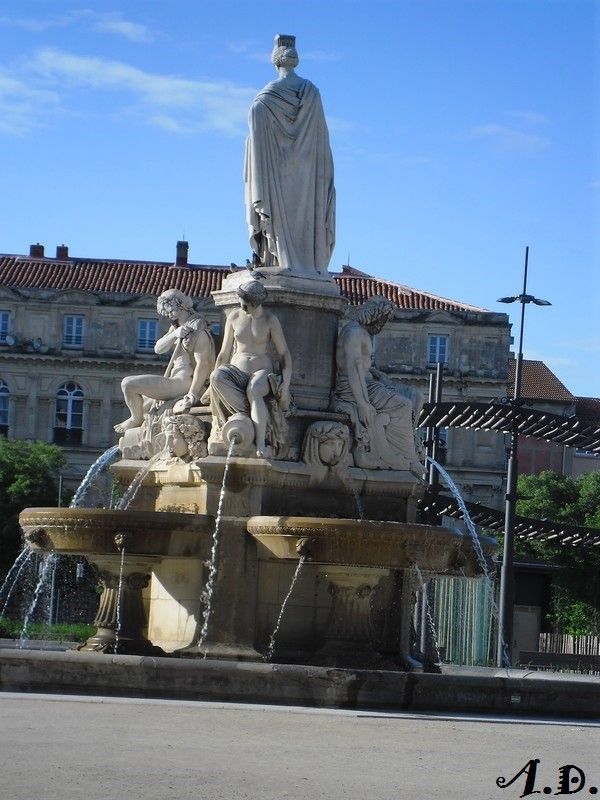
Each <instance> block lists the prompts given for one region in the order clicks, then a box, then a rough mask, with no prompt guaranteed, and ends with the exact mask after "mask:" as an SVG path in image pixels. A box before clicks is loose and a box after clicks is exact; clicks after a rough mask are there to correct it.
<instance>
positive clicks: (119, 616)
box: [115, 542, 125, 655]
mask: <svg viewBox="0 0 600 800" xmlns="http://www.w3.org/2000/svg"><path fill="white" fill-rule="evenodd" d="M124 565H125V542H123V546H122V547H121V563H120V566H119V585H118V588H117V614H116V616H117V626H116V628H115V655H116V654H117V653H118V652H119V636H120V635H121V622H122V609H121V598H122V596H123V567H124Z"/></svg>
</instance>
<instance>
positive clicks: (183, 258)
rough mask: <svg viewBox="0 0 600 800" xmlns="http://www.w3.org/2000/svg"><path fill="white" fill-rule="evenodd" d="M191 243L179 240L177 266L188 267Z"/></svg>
mask: <svg viewBox="0 0 600 800" xmlns="http://www.w3.org/2000/svg"><path fill="white" fill-rule="evenodd" d="M189 247H190V246H189V244H188V243H187V242H185V241H179V242H177V251H176V252H177V256H176V258H175V266H176V267H187V263H188V250H189Z"/></svg>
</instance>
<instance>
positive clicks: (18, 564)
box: [0, 547, 33, 617]
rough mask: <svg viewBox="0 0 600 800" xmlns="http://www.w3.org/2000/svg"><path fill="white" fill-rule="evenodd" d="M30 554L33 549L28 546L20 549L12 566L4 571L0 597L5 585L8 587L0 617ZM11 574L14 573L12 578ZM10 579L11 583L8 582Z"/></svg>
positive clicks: (6, 606)
mask: <svg viewBox="0 0 600 800" xmlns="http://www.w3.org/2000/svg"><path fill="white" fill-rule="evenodd" d="M32 555H33V550H31V549H30V548H29V547H24V548H23V550H21V552H20V553H19V555H18V556H17V557H16V559H15V563H14V564H13V565H12V567H11V568H10V569H9V570H8V572H7V573H6V577H5V579H4V582H3V583H2V586H0V598H2V594H3V592H4V590H5V589H6V587H8V592H7V594H6V598H5V600H4V605H3V606H2V609H1V610H0V617H2V616H3V615H4V612H5V611H6V609H7V608H8V603H9V600H10V598H11V596H12V593H13V591H14V589H15V586H16V585H17V581H18V580H19V577H20V576H21V573H22V572H23V569H24V568H25V567H26V566H27V564H28V562H29V559H30V558H31V557H32ZM15 573H16V574H15ZM13 575H14V579H13ZM11 580H12V583H10V582H11Z"/></svg>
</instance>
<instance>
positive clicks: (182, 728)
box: [0, 693, 600, 800]
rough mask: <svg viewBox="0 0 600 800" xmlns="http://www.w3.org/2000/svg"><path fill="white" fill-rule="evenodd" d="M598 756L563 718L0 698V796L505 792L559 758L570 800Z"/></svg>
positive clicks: (594, 744)
mask: <svg viewBox="0 0 600 800" xmlns="http://www.w3.org/2000/svg"><path fill="white" fill-rule="evenodd" d="M599 754H600V726H596V725H591V724H585V723H577V722H573V723H569V722H564V721H560V722H556V723H548V722H535V721H532V722H524V721H523V720H518V721H510V720H494V719H491V718H482V719H474V718H465V717H458V716H455V717H447V716H446V717H434V716H421V715H402V714H397V715H394V714H387V713H367V712H353V711H352V712H351V711H348V712H345V711H323V710H311V709H283V708H280V707H279V708H278V707H269V706H240V705H226V704H215V703H192V702H177V701H165V700H125V699H115V698H93V697H85V698H83V697H64V696H61V697H59V696H41V695H24V694H23V695H22V694H9V693H7V694H0V799H1V800H83V799H85V800H96V798H98V800H100V798H102V800H113V799H114V800H117V799H118V800H121V798H124V797H128V798H135V799H137V798H145V799H147V800H183V799H184V798H194V799H195V800H213V799H214V800H238V799H241V798H244V799H246V798H248V800H254V799H255V798H256V800H258V798H260V800H292V799H293V800H297V799H298V800H299V799H300V798H302V800H304V799H305V798H306V800H313V798H314V799H317V798H328V800H345V798H349V799H351V800H354V799H355V798H356V800H359V798H360V799H361V800H362V799H363V798H364V799H365V800H366V799H367V798H368V799H369V800H396V798H398V799H400V798H402V800H413V798H414V800H417V799H418V800H424V799H427V800H436V799H437V798H439V800H442V799H443V800H454V798H456V800H470V798H473V800H513V798H519V797H520V796H521V795H522V793H523V792H524V791H525V789H526V788H527V787H526V779H527V776H528V775H529V778H530V785H529V788H530V789H535V790H536V791H539V792H540V794H538V795H537V797H543V796H544V791H543V790H544V788H545V787H549V788H550V789H551V791H552V793H553V794H554V793H556V792H557V790H558V789H559V788H560V787H559V783H558V781H559V771H558V770H559V768H560V767H561V766H563V765H567V764H572V765H575V766H576V767H578V769H579V770H580V771H581V774H583V775H584V776H585V786H583V787H582V789H581V791H574V790H576V789H577V788H578V786H579V785H580V780H581V775H580V773H578V772H577V771H576V770H574V769H571V770H570V777H571V783H570V784H569V788H570V791H571V792H572V794H571V795H566V794H565V795H564V796H566V797H569V796H573V797H577V798H582V797H591V796H593V794H594V793H593V792H592V794H590V792H589V788H590V786H592V787H598V789H599V790H600V758H599V757H598V756H599ZM530 759H540V761H539V763H536V764H534V765H530V768H529V770H528V773H527V774H523V775H522V776H521V777H520V778H518V779H517V780H515V782H514V783H512V784H511V785H510V786H507V787H506V788H499V787H498V786H497V784H496V779H497V778H498V777H500V776H503V777H504V778H506V779H509V780H510V778H512V777H513V776H514V775H516V773H518V772H519V771H520V770H521V769H522V768H523V767H524V766H525V765H526V764H527V763H528V762H529V761H530ZM534 770H535V775H534V774H533V773H534ZM533 777H535V782H533V783H531V779H532V778H533ZM566 777H569V776H568V775H567V776H566ZM564 787H565V784H564V783H563V788H564ZM545 793H546V794H550V792H549V791H548V790H546V792H545ZM599 794H600V791H599ZM559 796H560V795H559ZM532 797H533V799H534V800H535V798H536V795H535V794H533V795H532Z"/></svg>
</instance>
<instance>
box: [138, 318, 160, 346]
mask: <svg viewBox="0 0 600 800" xmlns="http://www.w3.org/2000/svg"><path fill="white" fill-rule="evenodd" d="M157 331H158V322H157V321H156V320H155V319H140V320H138V333H137V349H138V351H139V352H140V353H147V352H150V351H152V352H153V351H154V345H155V344H156V337H157Z"/></svg>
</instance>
